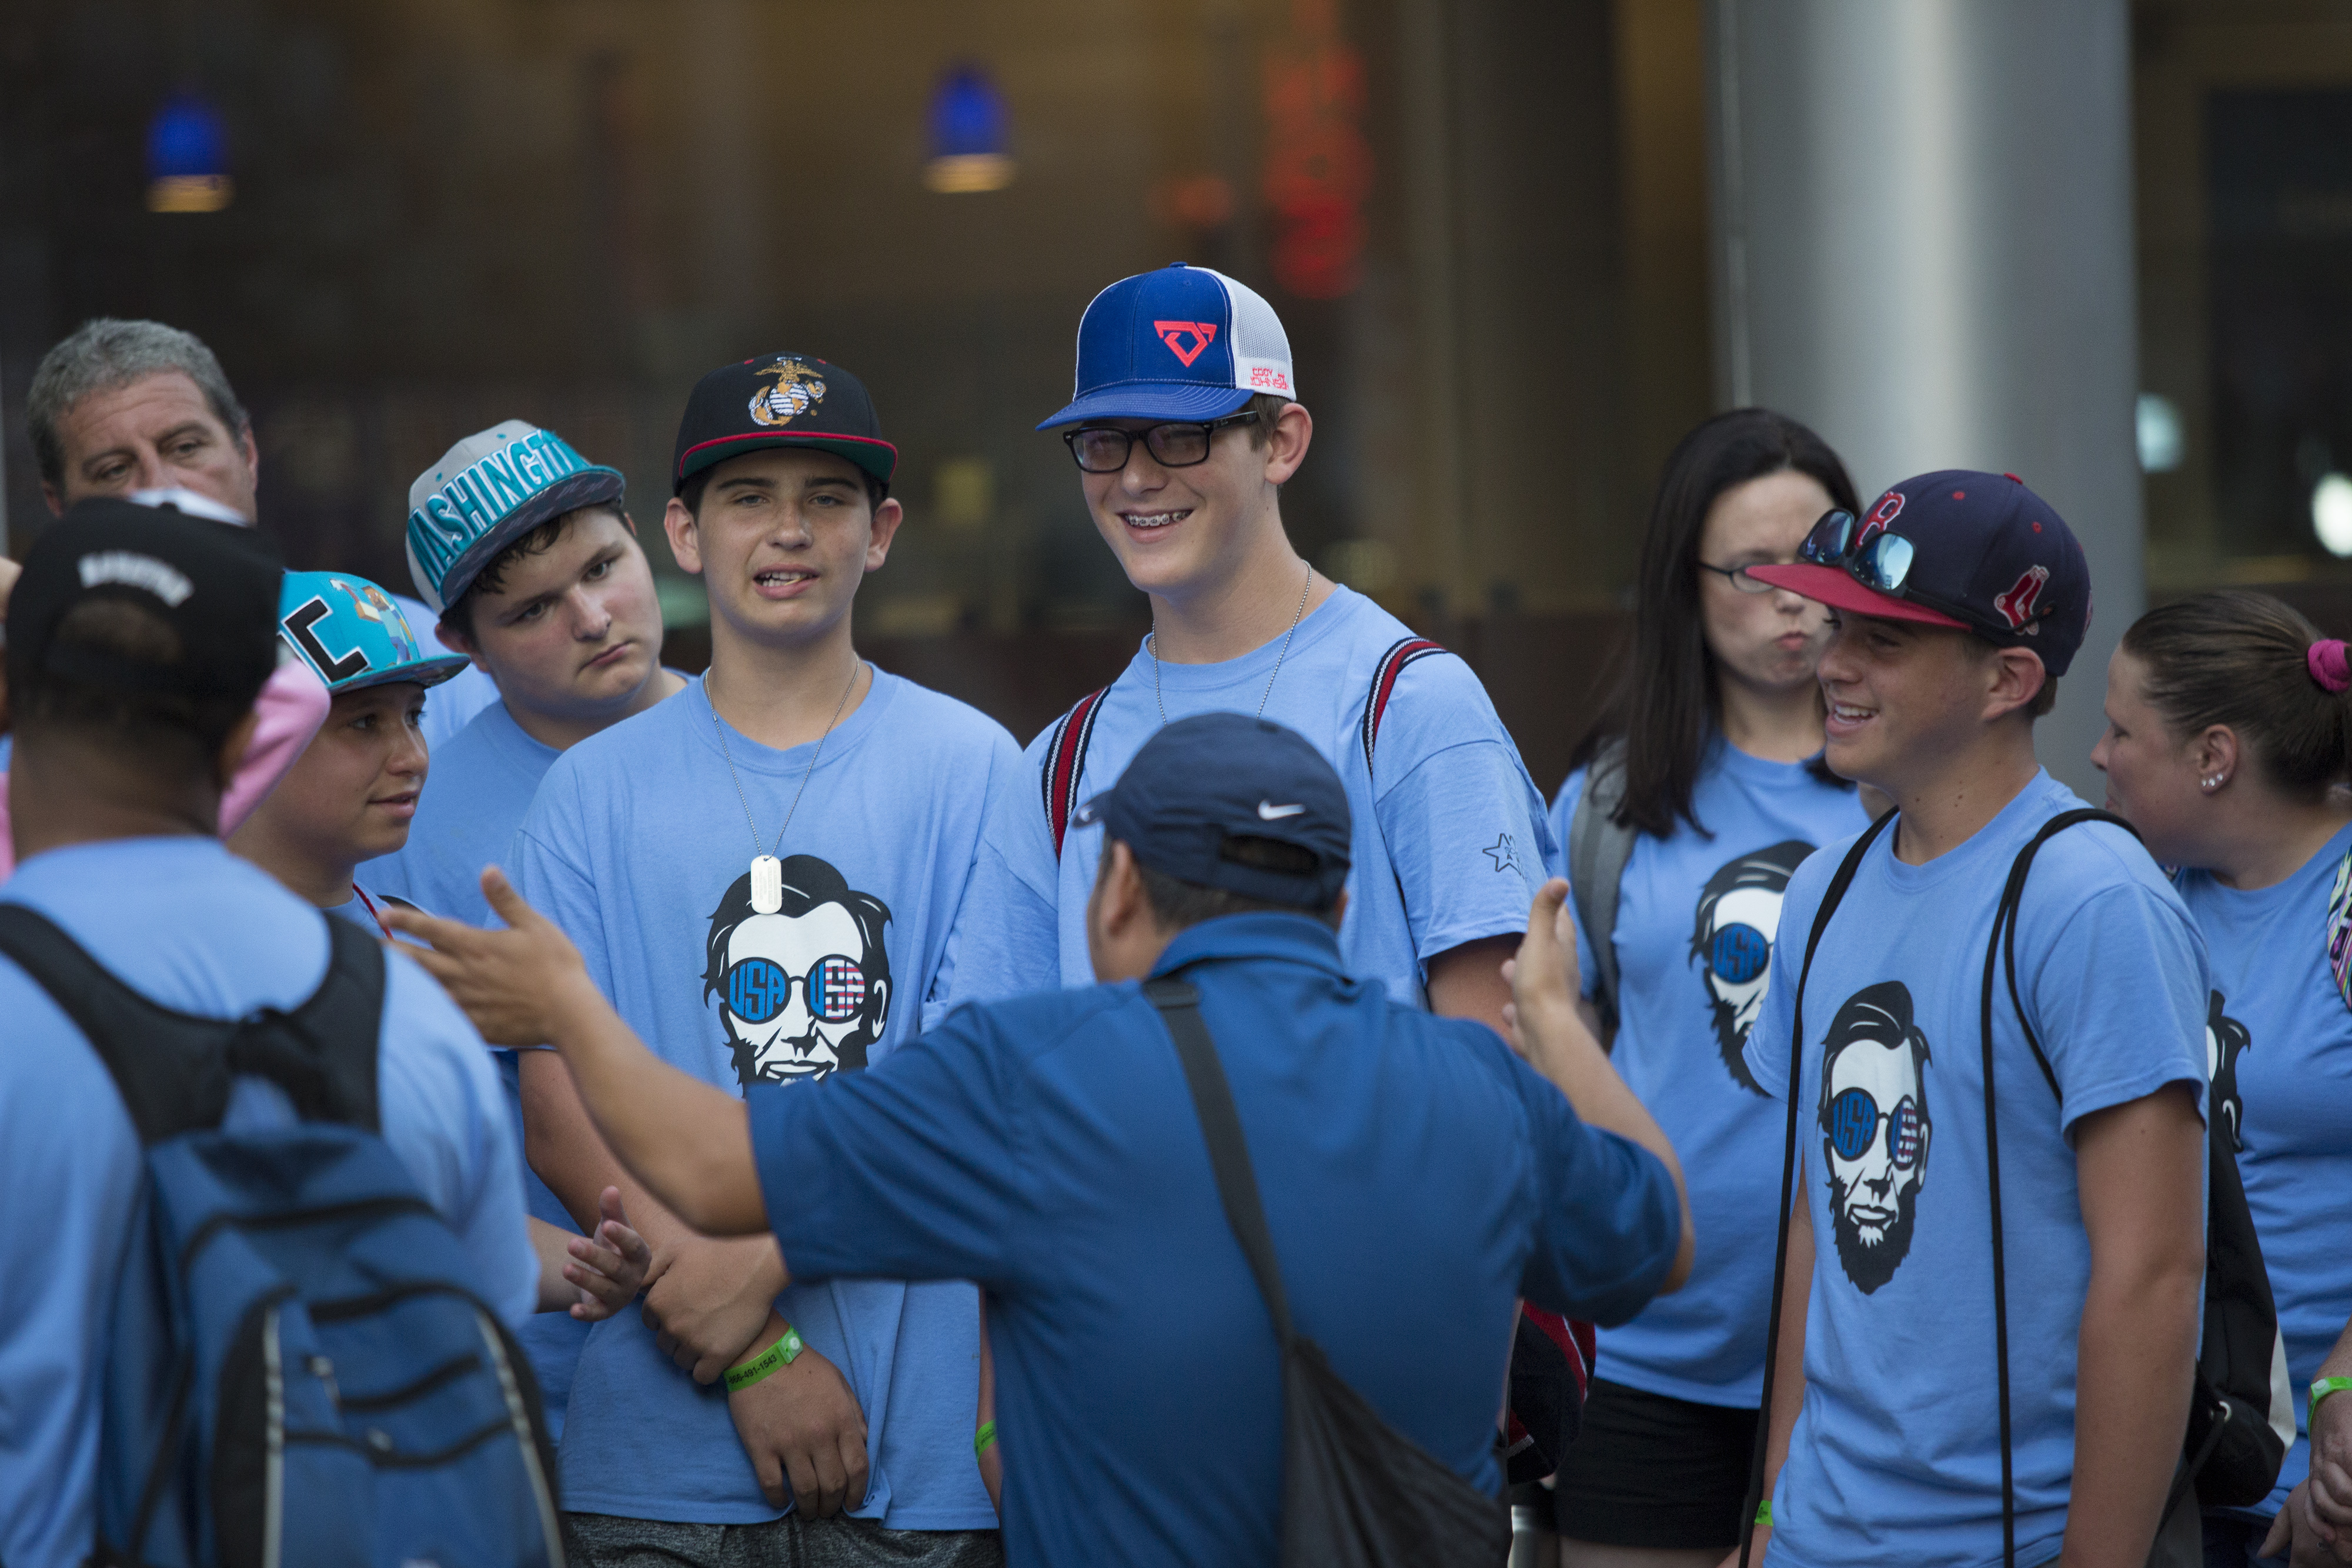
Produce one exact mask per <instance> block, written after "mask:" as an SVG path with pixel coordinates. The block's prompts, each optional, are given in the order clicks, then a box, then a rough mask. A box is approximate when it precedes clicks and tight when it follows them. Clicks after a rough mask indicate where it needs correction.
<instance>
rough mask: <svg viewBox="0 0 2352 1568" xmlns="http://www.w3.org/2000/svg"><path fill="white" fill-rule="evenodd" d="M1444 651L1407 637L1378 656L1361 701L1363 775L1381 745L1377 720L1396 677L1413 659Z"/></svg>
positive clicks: (1386, 704)
mask: <svg viewBox="0 0 2352 1568" xmlns="http://www.w3.org/2000/svg"><path fill="white" fill-rule="evenodd" d="M1444 652H1445V650H1444V648H1443V647H1441V646H1440V645H1439V644H1437V643H1433V642H1431V641H1430V640H1429V639H1428V638H1426V637H1407V638H1405V639H1404V640H1403V641H1402V642H1400V643H1396V644H1394V645H1393V646H1391V648H1390V649H1389V651H1388V652H1387V653H1382V654H1381V662H1380V664H1378V665H1377V666H1375V667H1374V668H1373V671H1372V689H1371V692H1370V695H1367V696H1366V697H1365V699H1364V771H1365V772H1367V773H1370V771H1371V770H1372V750H1373V748H1374V747H1377V746H1379V745H1380V741H1381V715H1383V714H1385V713H1387V712H1388V711H1389V695H1390V694H1391V693H1392V692H1394V691H1395V690H1396V684H1397V677H1398V676H1399V675H1402V674H1404V667H1405V666H1406V665H1407V664H1412V662H1413V661H1414V660H1415V659H1421V658H1426V657H1427V656H1428V655H1430V654H1432V653H1444Z"/></svg>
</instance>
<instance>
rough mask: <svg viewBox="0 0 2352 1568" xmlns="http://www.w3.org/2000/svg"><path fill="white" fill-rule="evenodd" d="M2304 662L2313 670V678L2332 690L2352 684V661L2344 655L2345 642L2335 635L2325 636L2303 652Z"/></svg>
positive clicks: (2341, 688) (2337, 690) (2338, 689)
mask: <svg viewBox="0 0 2352 1568" xmlns="http://www.w3.org/2000/svg"><path fill="white" fill-rule="evenodd" d="M2303 662H2304V664H2305V665H2306V666H2307V667H2308V668H2309V669H2310V671H2311V678H2312V679H2313V680H2315V681H2317V682H2318V683H2319V684H2320V685H2323V686H2326V688H2327V689H2328V690H2329V691H2331V692H2340V691H2342V690H2344V689H2345V688H2346V687H2347V686H2352V662H2347V660H2346V658H2345V656H2344V644H2343V643H2339V642H2337V641H2336V639H2335V638H2333V637H2323V638H2321V639H2320V640H2319V641H2318V642H2316V643H2313V644H2312V645H2311V646H2310V647H2308V648H2306V649H2305V650H2304V652H2303Z"/></svg>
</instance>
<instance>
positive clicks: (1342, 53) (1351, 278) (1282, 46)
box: [1265, 0, 1372, 299]
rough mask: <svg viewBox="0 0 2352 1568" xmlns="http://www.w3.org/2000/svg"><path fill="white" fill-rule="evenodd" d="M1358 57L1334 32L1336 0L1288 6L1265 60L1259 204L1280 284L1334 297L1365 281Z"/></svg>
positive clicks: (1364, 149)
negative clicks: (1271, 217)
mask: <svg viewBox="0 0 2352 1568" xmlns="http://www.w3.org/2000/svg"><path fill="white" fill-rule="evenodd" d="M1364 96H1365V95H1364V60H1363V56H1362V55H1360V54H1359V53H1358V52H1357V51H1356V50H1355V49H1354V48H1352V47H1349V44H1348V43H1347V41H1346V40H1345V39H1344V38H1342V37H1340V34H1339V0H1292V4H1291V7H1290V26H1289V29H1288V31H1287V32H1286V34H1285V35H1284V36H1283V37H1280V38H1278V39H1276V41H1275V42H1274V43H1273V44H1271V45H1270V46H1269V47H1267V50H1266V57H1265V125H1266V145H1265V200H1266V204H1267V205H1268V206H1270V207H1271V208H1273V209H1274V214H1275V216H1276V234H1275V239H1274V255H1273V266H1274V276H1275V278H1276V281H1277V282H1279V283H1280V284H1281V285H1282V287H1285V288H1286V289H1288V290H1289V291H1290V292H1291V293H1293V294H1296V295H1298V296H1300V297H1301V298H1307V299H1337V298H1340V297H1341V296H1342V295H1345V294H1347V293H1349V292H1350V291H1351V290H1353V289H1354V288H1355V287H1356V285H1357V283H1358V282H1359V281H1360V280H1361V277H1362V275H1363V257H1364V214H1363V204H1364V198H1365V197H1366V196H1368V195H1369V194H1370V193H1371V188H1372V150H1371V147H1370V143H1368V142H1367V141H1365V140H1364V133H1363V129H1362V125H1363V114H1364Z"/></svg>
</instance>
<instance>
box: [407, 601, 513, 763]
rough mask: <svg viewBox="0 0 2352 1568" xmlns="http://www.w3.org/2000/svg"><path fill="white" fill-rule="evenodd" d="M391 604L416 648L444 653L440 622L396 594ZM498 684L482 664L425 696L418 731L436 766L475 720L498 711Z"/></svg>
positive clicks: (420, 607) (416, 604)
mask: <svg viewBox="0 0 2352 1568" xmlns="http://www.w3.org/2000/svg"><path fill="white" fill-rule="evenodd" d="M392 601H393V602H394V604H397V605H399V606H400V612H401V613H402V614H403V615H405V616H407V617H408V629H409V631H410V632H414V633H415V637H416V646H417V647H418V649H419V650H421V651H422V652H424V653H433V654H437V653H446V652H447V650H446V649H445V648H443V647H442V646H441V639H440V638H438V637H437V636H436V635H434V632H433V628H434V627H435V626H436V625H438V624H439V623H440V620H441V618H440V617H439V616H437V615H436V614H434V613H433V612H431V611H430V610H427V609H426V608H425V606H424V605H423V604H422V603H421V602H419V601H416V600H414V599H411V598H409V597H408V596H407V595H405V594H401V593H395V594H394V595H393V596H392ZM498 702H499V684H498V683H497V682H496V681H494V680H492V679H490V677H489V675H488V674H487V673H485V672H484V670H483V669H482V666H481V665H479V664H468V665H467V666H466V667H465V668H464V669H462V670H460V671H458V672H457V674H454V675H452V676H450V677H449V678H448V679H447V680H446V681H444V682H442V683H441V684H440V685H437V686H434V687H432V688H431V689H429V690H428V691H427V692H426V693H425V717H424V720H423V721H422V722H421V723H419V724H418V725H417V728H418V729H419V730H420V731H421V732H423V734H424V736H425V752H426V754H427V755H428V756H430V757H432V758H434V759H435V761H436V764H437V763H438V761H439V758H440V755H441V748H442V747H444V746H446V745H447V744H448V743H449V742H451V741H453V740H455V739H457V732H458V731H460V730H462V729H464V728H465V727H467V725H469V724H471V723H473V722H474V716H475V715H476V714H478V713H479V712H481V711H482V710H483V709H484V708H487V707H496V706H498Z"/></svg>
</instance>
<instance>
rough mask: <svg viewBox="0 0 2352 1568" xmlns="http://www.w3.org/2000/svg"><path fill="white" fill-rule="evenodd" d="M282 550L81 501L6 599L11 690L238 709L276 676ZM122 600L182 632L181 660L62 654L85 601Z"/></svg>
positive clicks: (220, 530)
mask: <svg viewBox="0 0 2352 1568" xmlns="http://www.w3.org/2000/svg"><path fill="white" fill-rule="evenodd" d="M283 576H284V570H283V567H282V565H281V564H280V560H279V557H278V547H277V546H275V545H273V544H271V543H270V542H269V540H268V539H267V538H264V537H263V536H261V535H260V534H258V533H256V532H255V531H254V530H253V529H251V528H238V527H236V526H234V525H231V524H228V523H220V522H215V521H213V520H212V519H210V518H208V517H189V516H188V515H187V514H185V513H184V512H182V511H180V510H179V509H178V508H176V507H168V506H164V507H142V506H140V505H137V504H136V503H134V502H131V501H125V500H121V499H117V498H115V497H100V498H95V499H91V500H87V501H80V502H77V503H76V504H75V505H74V507H72V509H70V510H69V511H68V512H67V513H66V515H65V516H64V517H62V518H60V519H59V520H58V523H57V524H56V525H55V526H54V527H52V528H49V529H47V531H46V532H44V533H43V534H42V535H41V537H40V538H38V539H37V540H35V541H34V544H33V549H32V551H31V553H30V554H28V555H27V556H26V558H25V573H24V575H23V576H22V577H20V578H18V579H17V580H16V591H15V592H14V593H12V594H10V595H9V598H8V684H9V685H10V686H11V687H12V688H13V689H14V690H16V691H17V692H19V693H25V692H29V691H31V690H33V689H34V688H35V687H36V686H37V685H39V684H40V681H41V677H42V676H43V675H45V674H56V675H64V676H67V677H68V678H70V679H73V680H79V681H86V682H89V684H91V685H99V686H112V687H116V688H119V689H123V690H135V691H152V692H162V693H167V694H170V695H178V696H184V697H191V698H195V699H199V700H215V699H217V700H224V701H227V702H230V703H233V704H235V705H237V706H244V705H246V704H249V703H251V702H252V701H253V699H254V698H255V697H256V696H257V695H260V692H261V687H262V684H263V683H264V682H266V681H268V679H269V674H270V672H271V671H272V670H274V669H276V668H277V667H278V581H279V580H280V578H282V577H283ZM90 599H122V600H126V601H131V602H132V603H135V604H138V605H141V606H142V607H143V608H145V609H147V610H150V611H152V612H154V613H156V614H157V615H159V616H161V617H162V618H163V621H165V622H167V623H169V625H170V626H171V628H172V630H173V632H176V633H178V635H179V640H180V656H179V658H178V659H176V660H173V661H172V662H170V663H154V662H150V661H146V660H139V659H131V658H127V657H123V656H121V655H118V654H113V653H101V652H100V651H98V650H96V649H90V648H79V647H70V646H68V647H58V646H57V645H56V638H57V631H58V625H59V624H60V623H61V622H64V620H65V618H66V616H67V615H68V613H70V612H72V611H73V609H74V607H75V606H77V605H79V604H80V603H81V602H82V601H85V600H90Z"/></svg>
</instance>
